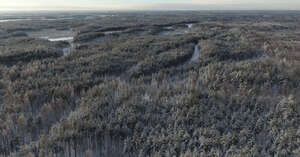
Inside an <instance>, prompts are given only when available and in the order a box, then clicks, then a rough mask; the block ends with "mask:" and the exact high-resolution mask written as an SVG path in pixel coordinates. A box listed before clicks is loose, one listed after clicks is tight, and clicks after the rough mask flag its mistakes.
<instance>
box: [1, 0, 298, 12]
mask: <svg viewBox="0 0 300 157" xmlns="http://www.w3.org/2000/svg"><path fill="white" fill-rule="evenodd" d="M0 2H1V6H0V11H42V10H49V11H51V10H53V11H58V10H102V11H107V10H300V1H297V0H286V1H284V2H283V1H279V0H265V1H259V0H252V1H250V0H246V1H241V0H210V1H209V0H191V1H189V2H186V1H183V0H165V1H163V2H161V1H159V0H140V1H137V0H115V1H113V2H111V1H108V0H102V1H101V2H99V1H96V0H85V1H84V0H69V1H59V0H52V1H50V0H39V1H37V0H27V1H26V2H25V1H22V0H10V1H6V0H0Z"/></svg>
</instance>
